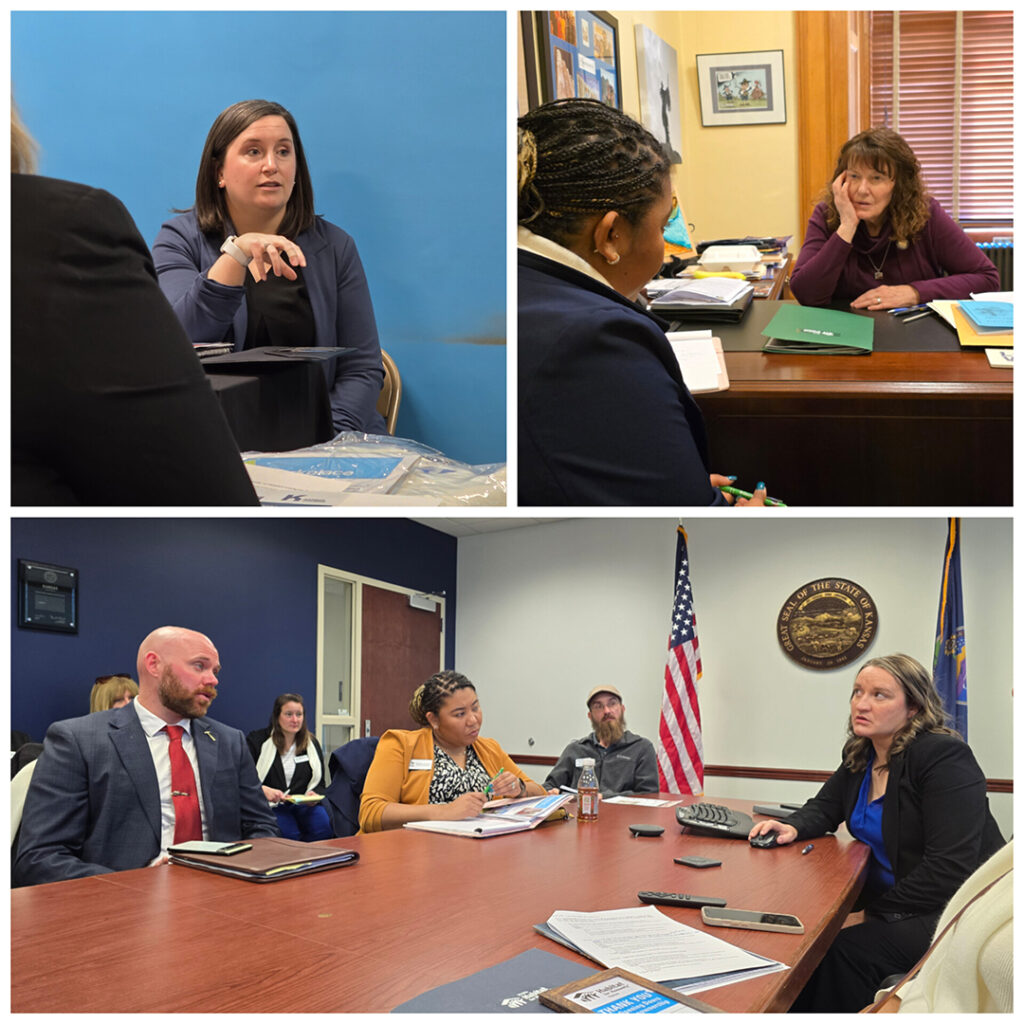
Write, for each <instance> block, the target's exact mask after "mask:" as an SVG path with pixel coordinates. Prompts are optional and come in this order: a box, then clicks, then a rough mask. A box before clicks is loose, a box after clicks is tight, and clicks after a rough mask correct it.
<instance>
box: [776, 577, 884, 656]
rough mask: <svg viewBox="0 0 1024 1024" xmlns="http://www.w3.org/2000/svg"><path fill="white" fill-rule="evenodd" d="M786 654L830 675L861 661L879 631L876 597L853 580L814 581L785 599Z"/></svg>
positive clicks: (779, 625) (781, 626)
mask: <svg viewBox="0 0 1024 1024" xmlns="http://www.w3.org/2000/svg"><path fill="white" fill-rule="evenodd" d="M775 629H776V633H777V635H778V638H779V643H780V644H781V645H782V649H783V650H784V651H785V652H786V654H787V655H789V657H790V658H792V659H793V660H794V661H796V662H799V663H800V664H801V665H803V666H805V667H806V668H813V669H830V668H839V667H840V666H842V665H846V664H847V663H849V662H851V661H854V660H856V659H857V658H859V657H860V656H861V655H862V654H863V653H864V652H865V651H866V650H867V649H868V647H869V646H870V645H871V641H872V640H873V639H874V638H875V633H876V631H877V630H878V610H877V609H876V608H875V602H874V601H873V600H872V598H871V595H870V594H869V593H868V592H867V591H866V590H865V589H864V588H863V587H862V586H861V585H860V584H859V583H854V582H853V581H852V580H844V579H839V578H837V577H834V576H833V577H828V578H826V579H820V580H813V581H812V582H810V583H805V584H804V585H803V586H802V587H800V588H799V589H797V590H794V591H793V593H792V594H790V595H789V597H787V598H786V600H785V602H784V603H783V605H782V610H781V611H780V612H779V617H778V621H777V622H776V624H775Z"/></svg>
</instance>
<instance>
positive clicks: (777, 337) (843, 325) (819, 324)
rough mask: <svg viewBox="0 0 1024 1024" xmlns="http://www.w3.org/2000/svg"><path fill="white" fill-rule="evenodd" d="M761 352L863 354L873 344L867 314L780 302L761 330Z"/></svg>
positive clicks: (872, 326) (870, 323) (872, 327)
mask: <svg viewBox="0 0 1024 1024" xmlns="http://www.w3.org/2000/svg"><path fill="white" fill-rule="evenodd" d="M761 333H762V334H763V335H764V336H765V337H766V338H767V339H768V340H767V341H766V342H765V343H764V345H763V346H762V348H761V351H762V352H785V353H789V354H791V355H820V356H866V355H868V354H869V353H870V352H871V351H872V349H873V348H874V344H875V321H874V320H873V319H872V318H871V317H870V316H860V315H859V314H857V313H843V312H842V311H840V310H838V309H818V308H816V307H815V306H796V305H789V304H788V303H787V304H783V305H782V306H780V307H779V311H778V312H777V313H776V314H775V316H773V317H772V318H771V321H770V322H769V323H768V326H767V327H765V329H764V330H763V331H762V332H761Z"/></svg>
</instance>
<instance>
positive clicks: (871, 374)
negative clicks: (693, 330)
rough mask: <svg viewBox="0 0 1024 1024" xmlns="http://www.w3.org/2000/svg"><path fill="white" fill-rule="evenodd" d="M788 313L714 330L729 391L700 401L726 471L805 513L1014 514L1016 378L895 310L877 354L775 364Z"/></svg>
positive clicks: (760, 305)
mask: <svg viewBox="0 0 1024 1024" xmlns="http://www.w3.org/2000/svg"><path fill="white" fill-rule="evenodd" d="M778 306H779V303H778V302H773V301H765V302H756V303H754V304H753V305H752V306H751V308H750V310H749V311H748V314H747V316H746V317H745V318H744V321H743V323H741V324H738V325H731V324H730V325H722V324H719V325H715V327H714V330H715V333H716V335H718V336H719V337H721V339H722V346H723V348H724V349H725V352H726V355H725V363H726V368H727V369H728V372H729V381H730V387H729V390H727V391H720V392H714V393H710V394H702V395H698V396H697V401H698V404H699V405H700V407H701V410H702V411H703V413H704V418H705V420H706V422H707V429H708V437H709V438H710V444H711V465H712V468H713V469H714V470H715V472H722V473H735V474H736V475H737V476H738V477H739V478H740V481H741V486H743V487H748V488H749V489H753V485H754V484H756V483H757V482H758V481H759V480H764V481H765V482H766V483H767V485H768V493H769V494H771V495H773V496H776V497H779V498H781V499H782V500H783V501H785V502H787V503H790V504H793V505H805V506H806V505H837V504H838V505H943V506H946V507H950V506H955V505H1010V504H1012V501H1013V443H1012V435H1013V377H1012V371H1008V370H995V369H993V368H992V367H990V366H989V364H988V360H987V359H986V358H985V354H984V352H982V351H980V350H976V351H970V350H961V349H960V346H959V345H958V344H957V342H956V339H955V335H953V333H952V332H951V331H949V330H948V329H947V328H946V327H944V326H943V325H942V324H941V323H938V322H936V321H933V320H921V321H916V322H914V323H909V324H902V323H899V322H898V321H896V320H895V318H892V317H888V315H887V314H885V313H874V314H870V315H872V316H873V317H874V319H875V323H876V327H875V334H876V340H875V351H874V352H872V353H871V354H870V355H867V356H790V355H765V354H764V353H762V352H761V351H760V347H761V344H763V341H764V339H763V337H761V333H760V332H761V329H762V328H763V327H764V325H766V324H767V323H768V321H769V320H770V319H771V317H772V316H774V314H775V312H776V311H777V309H778ZM691 326H696V325H691ZM921 327H923V328H924V330H918V328H921ZM901 332H905V333H901ZM901 343H902V344H903V345H904V346H914V348H915V350H907V349H906V347H904V348H903V350H899V349H898V348H896V346H897V345H900V344H901Z"/></svg>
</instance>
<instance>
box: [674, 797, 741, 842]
mask: <svg viewBox="0 0 1024 1024" xmlns="http://www.w3.org/2000/svg"><path fill="white" fill-rule="evenodd" d="M676 821H678V822H679V824H680V825H682V826H683V827H684V828H686V829H689V830H690V831H691V832H694V833H696V834H697V835H699V836H719V837H720V838H722V839H746V838H747V836H749V835H750V830H751V829H752V828H753V827H754V819H753V818H751V817H750V815H749V814H745V813H744V812H743V811H734V810H733V809H732V808H731V807H723V806H722V805H721V804H690V806H689V807H677V808H676Z"/></svg>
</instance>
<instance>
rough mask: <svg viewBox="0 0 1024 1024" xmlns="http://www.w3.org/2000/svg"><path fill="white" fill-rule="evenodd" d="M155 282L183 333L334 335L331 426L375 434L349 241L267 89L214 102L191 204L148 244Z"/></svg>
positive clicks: (369, 361) (242, 344)
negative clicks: (317, 195) (321, 204)
mask: <svg viewBox="0 0 1024 1024" xmlns="http://www.w3.org/2000/svg"><path fill="white" fill-rule="evenodd" d="M153 260H154V263H155V265H156V271H157V274H158V276H159V278H160V287H161V288H162V289H163V291H164V294H165V295H166V296H167V298H168V299H169V300H170V302H171V305H172V307H173V308H174V311H175V313H177V315H178V319H179V320H180V321H181V322H182V324H183V325H184V327H185V331H186V332H187V334H188V335H189V337H190V338H191V339H192V341H193V343H195V342H210V341H225V340H227V341H230V342H232V343H233V345H234V347H235V349H236V350H237V349H243V348H256V347H259V346H266V345H273V346H307V345H318V346H326V347H333V346H343V347H347V348H351V349H354V351H353V352H351V353H349V354H348V355H346V356H345V357H344V358H343V359H340V360H338V362H337V372H336V376H335V379H334V381H333V382H332V383H331V388H330V391H331V410H332V414H333V419H334V428H335V430H338V431H341V430H355V431H365V432H367V433H371V434H384V433H387V430H386V427H385V425H384V419H383V417H382V416H381V415H380V413H378V412H377V408H376V406H377V399H378V397H379V396H380V389H381V384H382V382H383V379H384V369H383V365H382V363H381V355H380V342H379V341H378V338H377V325H376V322H375V320H374V316H373V306H372V304H371V302H370V292H369V289H368V287H367V284H366V276H365V274H364V273H363V266H362V263H361V262H360V260H359V253H358V252H357V251H356V245H355V242H354V241H353V240H352V238H351V237H350V236H349V235H347V234H346V233H345V232H344V231H342V230H341V228H339V227H336V226H335V225H334V224H331V223H330V222H329V221H326V220H324V219H323V218H322V217H318V216H316V215H315V213H314V209H313V186H312V181H311V179H310V175H309V169H308V167H307V166H306V158H305V155H304V153H303V149H302V141H301V139H300V138H299V130H298V127H297V126H296V124H295V120H294V118H293V117H292V115H291V114H290V113H289V112H288V111H287V110H285V108H284V107H282V106H280V105H279V104H277V103H271V102H269V101H267V100H244V101H242V102H241V103H235V104H234V105H232V106H230V107H228V108H227V109H226V110H224V111H222V112H221V113H220V114H219V115H218V117H217V119H216V120H215V121H214V123H213V126H212V127H211V128H210V132H209V135H208V136H207V139H206V145H205V147H204V149H203V155H202V157H201V159H200V163H199V174H198V177H197V179H196V202H195V206H194V207H193V208H192V209H191V210H190V211H188V212H187V213H185V214H183V215H182V216H180V217H176V218H174V219H173V220H169V221H167V222H166V223H165V224H164V225H163V226H162V227H161V229H160V233H159V234H158V235H157V239H156V242H155V243H154V245H153Z"/></svg>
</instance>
